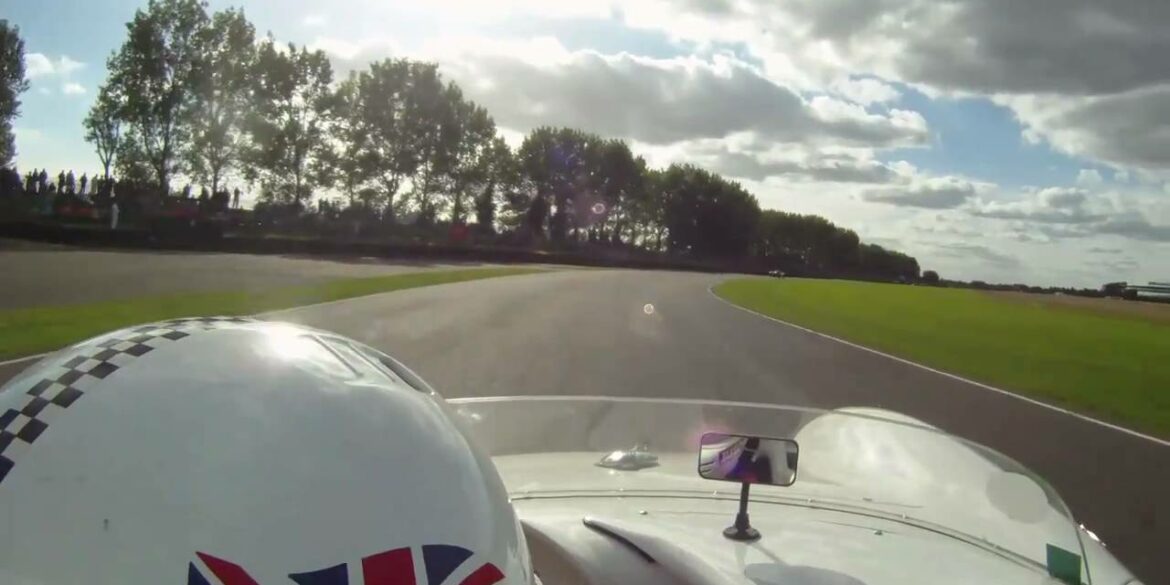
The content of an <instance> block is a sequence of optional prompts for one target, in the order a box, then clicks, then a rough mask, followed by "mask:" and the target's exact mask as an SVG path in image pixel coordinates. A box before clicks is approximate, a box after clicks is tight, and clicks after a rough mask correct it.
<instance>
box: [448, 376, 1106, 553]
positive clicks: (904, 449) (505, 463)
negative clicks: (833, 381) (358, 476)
mask: <svg viewBox="0 0 1170 585" xmlns="http://www.w3.org/2000/svg"><path fill="white" fill-rule="evenodd" d="M450 403H451V404H452V405H453V406H454V408H455V410H456V412H458V413H459V415H460V416H461V418H462V419H463V421H464V422H465V424H466V426H467V427H468V429H469V430H470V432H471V433H472V435H473V436H474V438H475V439H476V440H477V442H478V443H479V444H480V445H481V447H482V448H484V449H486V450H487V451H488V453H489V454H490V455H491V456H492V457H493V460H494V461H495V463H496V466H497V468H498V469H499V470H500V475H501V476H502V477H503V479H504V482H505V484H506V485H507V487H508V490H509V493H510V494H511V496H512V497H513V499H524V498H538V497H547V496H554V495H555V496H556V497H566V496H572V495H574V494H579V495H582V496H586V495H588V496H596V495H605V494H613V495H619V494H620V495H622V496H633V495H639V496H654V495H656V494H661V495H670V496H674V497H678V496H680V495H692V496H693V497H696V498H737V497H738V494H739V485H737V484H734V483H728V482H719V481H709V480H705V479H702V478H701V477H699V473H698V458H699V441H700V437H701V436H702V435H703V434H704V433H709V432H723V433H737V434H745V435H758V436H764V437H776V438H786V439H793V440H794V441H795V442H796V443H797V444H798V445H799V465H798V467H797V471H796V480H795V482H794V483H793V484H792V485H791V486H788V487H779V486H770V485H757V486H753V487H752V490H751V499H752V500H753V501H760V502H774V503H781V504H793V505H803V506H810V507H819V508H831V509H834V510H839V511H846V512H852V513H857V514H865V515H870V516H877V517H882V518H887V519H892V520H895V521H899V522H906V523H909V524H913V525H915V526H918V527H921V528H925V529H928V530H932V531H934V532H937V533H942V534H946V535H948V536H951V537H954V538H959V539H962V540H965V541H967V542H970V543H971V544H973V545H976V546H981V547H984V548H987V549H991V550H993V551H995V552H998V553H1000V554H1002V555H1004V556H1006V557H1008V558H1011V559H1013V560H1015V561H1017V562H1020V563H1022V564H1026V565H1029V566H1031V567H1033V568H1035V569H1036V570H1038V571H1044V570H1046V567H1047V565H1048V563H1049V562H1050V560H1051V559H1052V558H1054V555H1055V556H1056V557H1059V558H1062V559H1065V562H1067V559H1069V558H1073V559H1079V558H1083V557H1084V554H1083V551H1082V548H1081V544H1080V541H1079V539H1078V531H1077V528H1076V524H1075V522H1074V521H1073V519H1072V517H1071V514H1070V513H1069V510H1068V507H1067V506H1065V504H1064V502H1063V501H1062V500H1061V499H1060V496H1059V495H1058V494H1057V493H1056V492H1055V491H1054V490H1053V489H1052V488H1051V486H1049V485H1048V484H1047V482H1045V481H1044V480H1043V479H1041V478H1040V477H1038V476H1037V475H1036V474H1034V473H1032V472H1030V471H1029V470H1028V469H1026V468H1025V467H1023V466H1022V465H1020V464H1019V463H1016V462H1015V461H1013V460H1012V459H1010V458H1008V457H1006V456H1004V455H1002V454H1000V453H998V452H996V451H993V450H991V449H988V448H986V447H983V446H981V445H978V444H975V443H972V442H970V441H966V440H964V439H962V438H960V437H956V436H953V435H948V434H946V433H944V432H942V431H939V430H938V429H935V428H933V427H930V426H927V425H925V424H924V423H921V422H919V421H917V420H915V419H912V418H909V417H905V416H902V415H899V414H897V413H893V412H889V411H884V410H879V409H873V408H847V409H838V410H833V411H826V410H820V409H813V408H803V407H788V406H774V405H765V404H751V403H729V402H716V401H701V400H655V399H624V398H603V397H512V398H468V399H455V400H451V401H450ZM623 453H624V454H626V455H627V456H626V457H622V456H621V455H622V454H623ZM631 453H634V454H637V455H636V456H629V454H631ZM534 455H535V456H537V457H533V456H534ZM550 457H551V458H550ZM603 458H604V459H607V461H614V460H615V459H620V460H622V461H625V462H628V463H630V464H629V465H607V464H604V463H602V459H603ZM553 462H555V463H556V464H557V465H560V464H565V463H568V464H571V465H574V472H573V473H571V474H568V473H558V472H557V471H556V468H555V466H554V465H553ZM578 467H579V468H580V469H577V468H578ZM766 508H767V507H766V506H765V507H764V508H763V509H762V508H760V507H758V506H757V507H755V508H753V510H752V514H753V515H755V514H763V513H768V511H767V509H766ZM1070 555H1073V556H1070ZM1083 569H1084V567H1083V566H1082V571H1081V574H1082V575H1086V576H1087V571H1084V570H1083Z"/></svg>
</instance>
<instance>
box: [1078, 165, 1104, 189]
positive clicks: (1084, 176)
mask: <svg viewBox="0 0 1170 585" xmlns="http://www.w3.org/2000/svg"><path fill="white" fill-rule="evenodd" d="M1103 182H1104V179H1102V178H1101V173H1100V172H1098V171H1097V169H1081V170H1080V172H1078V173H1077V184H1078V185H1081V186H1085V187H1098V186H1100V185H1101V183H1103Z"/></svg>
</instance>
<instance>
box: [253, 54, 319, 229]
mask: <svg viewBox="0 0 1170 585" xmlns="http://www.w3.org/2000/svg"><path fill="white" fill-rule="evenodd" d="M252 81H253V84H252V89H251V91H252V98H253V99H252V102H251V109H250V111H249V116H248V120H247V123H246V127H247V130H248V134H249V137H250V139H251V140H250V144H249V147H248V150H247V152H246V155H245V156H244V162H245V163H246V164H245V165H244V174H245V176H246V177H247V178H248V180H249V181H251V182H252V183H253V184H257V185H259V186H260V187H261V197H263V198H264V199H265V200H267V201H272V202H278V203H286V204H293V205H297V206H303V205H304V204H305V203H307V202H308V201H309V199H311V198H312V195H313V190H314V189H315V188H316V187H318V186H320V185H321V184H322V179H323V177H322V176H321V175H320V173H319V172H318V170H319V169H320V168H321V165H320V161H321V159H322V158H323V157H327V156H328V154H327V152H328V148H329V144H328V142H327V136H326V129H327V127H328V123H329V116H330V109H331V105H332V100H333V92H332V90H331V88H330V84H331V83H332V82H333V68H332V67H331V66H330V64H329V58H328V57H326V56H325V53H324V52H322V51H309V50H308V49H306V48H305V47H300V48H298V47H296V46H295V45H293V44H291V43H290V44H289V45H288V46H287V47H281V46H278V45H277V44H276V43H275V42H274V41H272V40H271V39H269V40H267V41H265V42H263V43H261V44H260V47H259V49H258V51H257V58H256V68H255V70H254V72H253V75H252Z"/></svg>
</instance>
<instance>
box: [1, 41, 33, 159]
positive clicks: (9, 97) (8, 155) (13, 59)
mask: <svg viewBox="0 0 1170 585" xmlns="http://www.w3.org/2000/svg"><path fill="white" fill-rule="evenodd" d="M27 89H28V80H27V79H25V78H24V39H22V38H20V28H19V27H17V26H15V25H10V24H8V21H7V20H0V168H7V167H8V166H9V165H11V164H12V160H13V159H15V158H16V138H15V136H14V135H13V131H12V123H13V121H15V120H16V118H17V116H19V115H20V94H22V93H24V92H25V90H27Z"/></svg>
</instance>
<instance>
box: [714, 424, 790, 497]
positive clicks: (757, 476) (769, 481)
mask: <svg viewBox="0 0 1170 585" xmlns="http://www.w3.org/2000/svg"><path fill="white" fill-rule="evenodd" d="M799 453H800V447H799V445H797V444H796V441H793V440H791V439H775V438H771V437H756V436H751V435H732V434H725V433H706V434H704V435H703V438H702V440H701V441H700V443H699V475H700V476H701V477H703V478H705V479H714V480H719V481H733V482H735V483H747V484H765V485H780V486H789V485H792V484H793V483H794V482H795V481H796V461H797V457H798V455H799Z"/></svg>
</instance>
